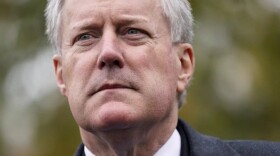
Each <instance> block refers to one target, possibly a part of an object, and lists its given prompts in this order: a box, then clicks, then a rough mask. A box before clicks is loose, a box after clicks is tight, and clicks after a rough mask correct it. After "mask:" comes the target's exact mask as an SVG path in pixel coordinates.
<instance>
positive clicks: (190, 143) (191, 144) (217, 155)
mask: <svg viewBox="0 0 280 156" xmlns="http://www.w3.org/2000/svg"><path fill="white" fill-rule="evenodd" d="M177 130H178V131H179V133H180V135H181V142H182V146H181V156H224V155H226V156H240V155H239V154H238V153H237V152H236V151H235V150H234V149H233V148H232V147H231V146H230V145H229V144H227V143H226V142H223V141H222V140H220V139H218V138H214V137H210V136H206V135H202V134H200V133H198V132H196V131H195V130H193V129H192V128H191V127H190V126H189V125H188V124H187V123H185V122H184V121H183V120H181V119H179V120H178V124H177ZM184 144H185V145H184ZM184 146H185V147H184Z"/></svg>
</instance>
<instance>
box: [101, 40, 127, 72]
mask: <svg viewBox="0 0 280 156" xmlns="http://www.w3.org/2000/svg"><path fill="white" fill-rule="evenodd" d="M97 65H98V68H99V69H103V68H123V66H124V59H123V53H122V52H121V50H120V47H119V45H118V42H117V38H116V37H115V36H114V35H107V36H103V41H102V47H101V50H100V54H99V57H98V60H97Z"/></svg>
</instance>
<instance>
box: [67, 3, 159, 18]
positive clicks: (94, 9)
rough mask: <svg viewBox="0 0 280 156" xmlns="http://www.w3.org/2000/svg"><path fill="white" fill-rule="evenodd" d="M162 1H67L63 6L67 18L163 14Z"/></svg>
mask: <svg viewBox="0 0 280 156" xmlns="http://www.w3.org/2000/svg"><path fill="white" fill-rule="evenodd" d="M161 10H162V9H161V3H160V0H66V1H65V3H64V6H63V12H64V15H65V16H75V15H77V13H79V14H80V15H85V16H86V15H88V16H90V15H91V14H92V13H99V12H101V11H102V12H106V13H108V14H116V13H123V14H129V15H134V14H139V13H141V14H150V13H152V12H155V11H156V12H161Z"/></svg>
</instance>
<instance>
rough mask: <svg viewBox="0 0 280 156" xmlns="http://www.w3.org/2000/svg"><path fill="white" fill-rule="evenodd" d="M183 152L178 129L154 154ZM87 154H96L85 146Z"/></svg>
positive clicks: (88, 155)
mask: <svg viewBox="0 0 280 156" xmlns="http://www.w3.org/2000/svg"><path fill="white" fill-rule="evenodd" d="M180 152H181V137H180V134H179V132H178V131H177V129H175V131H174V132H173V134H172V135H171V137H170V138H169V139H168V140H167V142H166V143H165V144H164V145H163V146H162V147H161V148H160V149H159V150H158V151H157V152H156V154H155V155H154V156H170V155H172V156H180ZM85 154H86V156H95V155H94V154H93V153H91V152H90V151H89V150H88V148H87V147H86V146H85Z"/></svg>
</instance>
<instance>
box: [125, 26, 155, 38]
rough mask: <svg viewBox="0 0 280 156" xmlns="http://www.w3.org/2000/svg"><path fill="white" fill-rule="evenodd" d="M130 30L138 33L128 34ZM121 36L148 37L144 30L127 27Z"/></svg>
mask: <svg viewBox="0 0 280 156" xmlns="http://www.w3.org/2000/svg"><path fill="white" fill-rule="evenodd" d="M130 30H136V31H138V33H136V34H128V32H129V31H130ZM122 35H130V36H133V35H146V36H148V37H150V34H149V33H148V32H147V31H145V30H144V29H141V28H134V27H128V28H126V29H124V31H123V32H122Z"/></svg>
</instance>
